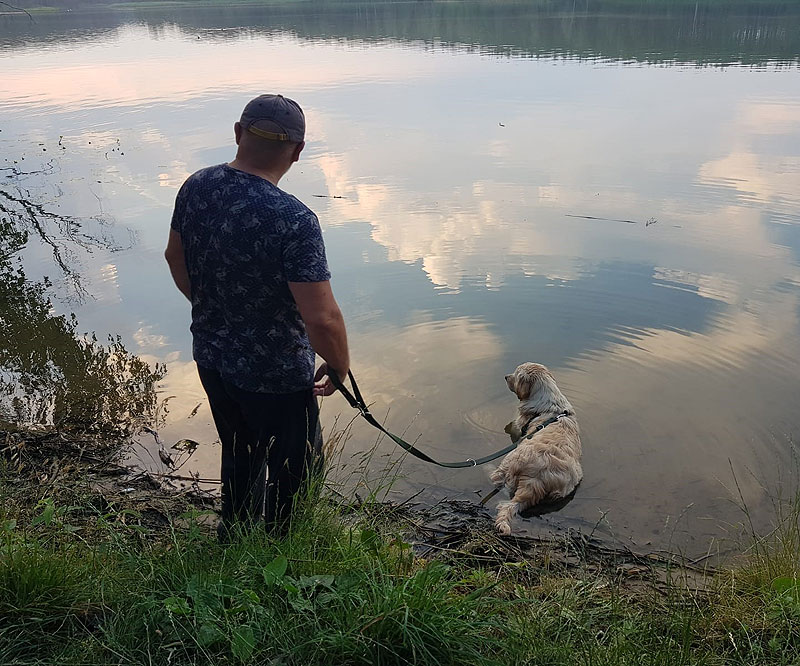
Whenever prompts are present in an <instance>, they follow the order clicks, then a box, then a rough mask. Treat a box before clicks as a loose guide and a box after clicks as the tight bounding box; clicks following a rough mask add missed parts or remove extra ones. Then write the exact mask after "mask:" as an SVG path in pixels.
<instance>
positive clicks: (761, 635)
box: [0, 433, 800, 666]
mask: <svg viewBox="0 0 800 666" xmlns="http://www.w3.org/2000/svg"><path fill="white" fill-rule="evenodd" d="M3 436H4V438H5V441H6V445H5V447H4V449H3V454H2V455H0V507H2V508H0V663H2V664H19V665H23V664H26V665H27V664H31V665H33V664H75V665H77V664H109V663H115V664H170V665H171V666H172V665H181V664H286V665H287V666H288V665H290V664H303V665H311V664H328V665H330V664H337V665H339V664H407V663H414V664H465V665H466V664H469V665H475V664H487V665H488V664H554V665H555V664H558V665H562V664H576V665H577V664H609V665H610V664H670V665H673V664H709V665H716V664H720V665H721V664H752V665H754V666H755V665H756V664H758V665H767V664H776V665H777V664H781V665H786V666H789V665H790V664H797V663H798V661H800V586H798V581H799V580H800V579H799V578H798V576H799V575H800V572H798V553H800V530H799V529H798V516H800V505H798V504H795V505H793V506H790V507H787V510H788V512H787V513H786V514H785V515H783V516H781V519H780V521H779V522H778V524H777V525H776V530H775V531H774V532H773V533H772V534H771V535H770V536H769V538H767V539H757V538H756V539H755V540H754V542H753V544H752V545H751V548H750V550H749V553H748V556H747V558H746V559H745V560H744V561H743V563H740V564H739V565H737V566H736V568H734V569H731V570H720V571H716V572H714V571H711V570H709V571H708V572H707V573H706V575H705V576H699V578H698V577H695V578H690V577H687V576H685V574H686V573H687V571H686V570H682V569H680V568H675V569H673V570H671V571H670V570H665V569H659V567H658V566H657V565H653V566H650V567H648V566H646V565H645V566H639V567H631V566H629V564H626V563H625V562H622V561H620V562H618V563H616V564H614V563H613V562H611V563H607V564H606V565H604V566H602V567H597V566H593V565H592V562H591V560H592V558H591V557H590V554H589V553H588V552H584V553H580V552H574V553H573V555H576V556H577V560H576V561H575V562H572V563H571V564H567V563H566V560H563V559H561V558H558V557H556V552H555V549H556V548H557V547H556V546H554V545H552V544H551V545H548V546H539V547H533V548H530V549H528V550H526V551H525V553H526V554H525V556H524V557H522V558H517V559H509V558H508V555H507V553H506V554H504V555H503V556H502V557H501V556H492V554H491V549H490V548H487V544H489V543H490V537H491V539H497V537H494V536H492V535H491V531H490V530H491V528H490V524H489V522H488V520H487V521H486V523H485V525H483V526H482V527H481V526H476V527H475V528H474V530H473V533H472V534H470V535H468V538H465V539H463V540H462V541H461V542H460V543H459V545H457V546H453V545H452V542H451V543H450V546H449V547H447V548H434V549H430V548H429V549H424V550H423V549H419V548H415V546H414V545H412V543H411V539H410V537H409V529H408V525H409V521H408V520H405V521H404V520H402V519H401V518H402V515H401V511H400V508H398V507H393V506H388V505H386V504H382V503H380V502H378V501H376V500H375V499H371V500H367V501H366V502H358V503H356V502H350V501H347V500H345V499H342V498H341V497H339V498H338V499H337V500H335V501H334V499H333V497H334V496H335V494H334V493H330V492H329V491H326V490H325V488H324V487H322V486H321V485H318V486H317V487H316V488H314V489H311V490H309V492H308V495H307V496H306V497H304V499H303V501H302V503H301V504H300V505H299V506H298V510H297V513H296V516H295V519H294V521H293V523H292V526H291V529H290V531H289V532H288V534H286V535H285V536H282V537H271V536H268V535H266V534H264V533H263V532H262V531H260V530H255V531H253V532H252V533H250V534H243V535H241V536H240V538H238V539H234V541H233V542H232V543H231V544H229V545H220V544H219V543H218V542H217V539H216V534H215V532H214V530H213V522H214V521H213V520H208V511H207V510H204V509H203V507H202V505H201V504H198V502H197V501H196V500H193V499H192V498H191V497H187V496H186V495H180V494H173V495H171V496H169V495H164V494H163V493H160V492H159V491H157V490H155V489H151V490H150V491H145V492H139V491H138V490H137V492H135V493H134V492H129V491H132V490H133V488H125V489H124V490H123V491H120V492H117V493H116V494H115V493H113V492H111V491H109V487H110V486H108V484H107V483H106V484H104V483H103V482H102V481H101V480H100V479H99V478H98V477H96V476H92V464H93V463H91V462H89V463H86V462H84V463H81V462H80V461H79V460H78V458H77V457H75V455H76V453H77V452H78V451H84V452H85V451H86V450H87V446H86V443H85V442H84V443H83V444H81V445H80V446H76V447H75V448H73V449H71V450H72V453H71V454H70V453H69V451H70V448H69V447H63V446H62V447H60V448H61V450H62V451H66V452H67V455H66V457H64V458H62V459H60V460H58V454H57V453H56V451H57V450H58V448H52V447H51V448H49V449H48V448H47V442H48V441H50V440H48V438H47V437H45V436H41V435H40V436H38V437H39V439H38V440H37V438H36V437H32V436H31V435H30V434H28V435H26V434H25V433H16V434H15V435H11V434H8V433H4V434H3ZM52 436H54V435H53V434H52V433H51V434H50V435H49V437H52ZM37 441H38V442H39V443H40V444H39V446H41V447H43V448H44V450H43V454H44V456H43V457H40V456H38V455H37V454H36V453H35V448H36V446H37ZM24 442H27V444H25V443H24ZM62 442H63V439H62ZM15 452H17V455H16V457H15ZM70 456H73V457H72V460H71V462H70V461H69V460H68V458H69V457H70ZM95 459H97V457H96V458H95ZM89 460H90V461H91V460H92V458H91V456H89ZM70 464H72V465H73V468H72V470H71V471H70V472H65V471H64V470H65V469H66V467H67V466H68V465H70ZM53 470H56V471H53ZM129 483H133V482H132V481H130V480H125V479H123V480H122V485H121V486H120V487H122V486H125V485H127V484H129ZM103 488H105V490H103ZM139 490H142V489H139ZM148 492H149V494H150V497H148ZM410 522H411V523H413V522H414V521H413V519H412V520H411V521H410ZM520 552H522V551H520Z"/></svg>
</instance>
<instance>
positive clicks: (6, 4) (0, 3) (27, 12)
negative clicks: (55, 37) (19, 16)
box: [0, 0, 36, 23]
mask: <svg viewBox="0 0 800 666" xmlns="http://www.w3.org/2000/svg"><path fill="white" fill-rule="evenodd" d="M0 5H5V6H6V7H11V9H14V10H16V11H18V12H24V13H25V14H27V15H28V18H29V19H30V20H31V21H33V22H34V23H36V21H34V20H33V16H32V15H31V13H30V12H29V11H27V10H26V9H23V8H22V7H15V6H14V5H9V4H8V3H7V2H3V1H2V0H0Z"/></svg>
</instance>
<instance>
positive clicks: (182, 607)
mask: <svg viewBox="0 0 800 666" xmlns="http://www.w3.org/2000/svg"><path fill="white" fill-rule="evenodd" d="M164 608H166V609H167V610H168V611H169V612H170V613H172V614H174V615H189V614H190V613H191V612H192V608H191V606H189V602H188V601H186V599H183V598H182V597H167V598H166V599H164Z"/></svg>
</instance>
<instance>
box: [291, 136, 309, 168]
mask: <svg viewBox="0 0 800 666" xmlns="http://www.w3.org/2000/svg"><path fill="white" fill-rule="evenodd" d="M305 147H306V142H305V141H301V142H300V143H298V144H297V145H296V146H295V147H294V151H293V152H292V163H294V162H297V160H299V159H300V153H302V152H303V148H305Z"/></svg>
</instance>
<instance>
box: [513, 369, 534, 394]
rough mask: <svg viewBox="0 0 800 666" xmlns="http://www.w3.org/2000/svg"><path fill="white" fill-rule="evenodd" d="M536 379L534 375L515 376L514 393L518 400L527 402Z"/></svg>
mask: <svg viewBox="0 0 800 666" xmlns="http://www.w3.org/2000/svg"><path fill="white" fill-rule="evenodd" d="M536 379H537V378H536V375H530V374H523V375H517V377H516V378H515V381H514V392H515V393H516V394H517V397H518V398H519V399H520V400H527V399H528V398H530V397H531V394H532V393H533V387H534V384H536Z"/></svg>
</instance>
